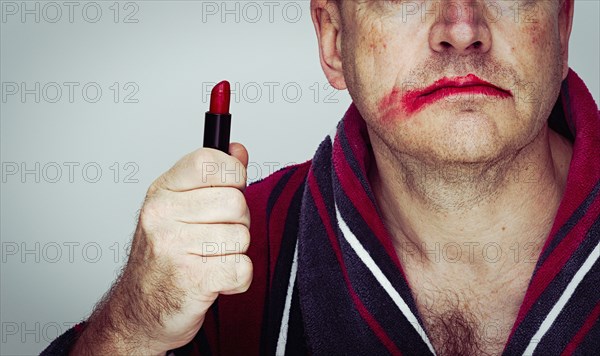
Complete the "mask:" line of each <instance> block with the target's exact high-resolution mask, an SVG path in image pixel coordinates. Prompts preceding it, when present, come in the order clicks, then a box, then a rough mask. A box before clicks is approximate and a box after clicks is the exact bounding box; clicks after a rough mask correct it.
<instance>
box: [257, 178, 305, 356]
mask: <svg viewBox="0 0 600 356" xmlns="http://www.w3.org/2000/svg"><path fill="white" fill-rule="evenodd" d="M303 193H304V185H303V184H301V185H300V187H299V188H298V189H296V192H295V193H294V196H293V198H292V201H291V203H290V207H289V209H288V213H287V217H286V220H285V226H284V231H283V237H282V240H281V248H280V250H279V256H278V257H277V262H276V264H275V271H274V273H273V283H272V286H271V291H270V294H271V296H270V301H271V303H270V304H269V306H268V318H267V320H266V322H267V323H268V327H267V330H268V335H269V336H268V341H267V344H268V354H269V355H274V354H275V351H276V349H277V338H278V337H279V329H280V328H281V318H282V317H283V310H284V308H285V299H286V295H287V289H288V284H289V279H290V275H291V270H292V262H293V259H294V251H295V249H296V240H297V235H298V224H299V220H300V204H301V202H302V196H303Z"/></svg>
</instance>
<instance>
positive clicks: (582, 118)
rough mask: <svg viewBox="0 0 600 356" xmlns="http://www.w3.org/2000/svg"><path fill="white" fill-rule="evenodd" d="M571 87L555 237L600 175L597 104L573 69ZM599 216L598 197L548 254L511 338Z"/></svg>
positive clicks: (564, 93) (567, 98)
mask: <svg viewBox="0 0 600 356" xmlns="http://www.w3.org/2000/svg"><path fill="white" fill-rule="evenodd" d="M569 5H570V4H569ZM567 87H568V88H567V90H566V91H565V90H563V91H561V100H562V101H563V110H564V114H565V118H566V119H567V120H569V121H572V123H573V124H574V126H575V127H576V130H577V132H576V136H575V144H574V145H573V157H572V159H571V165H570V167H569V175H568V177H567V184H566V189H565V192H564V193H563V200H562V201H561V203H560V206H559V208H558V212H557V213H556V217H555V219H554V224H553V227H552V230H551V231H550V234H549V236H551V237H553V236H556V233H557V232H558V231H559V230H560V229H561V228H562V226H564V225H565V223H566V222H567V221H568V220H569V218H570V217H571V216H572V215H573V213H574V212H575V211H576V210H577V208H578V207H579V206H580V205H581V204H582V202H583V201H584V200H585V199H586V197H587V196H588V195H589V193H590V191H591V190H592V189H593V188H594V185H595V184H596V182H597V181H598V177H600V164H598V159H597V157H598V153H599V149H598V147H600V146H598V134H597V132H599V130H600V120H598V113H597V106H596V103H595V102H594V100H593V98H592V97H591V95H590V94H589V92H588V91H587V89H586V87H585V84H584V83H583V81H582V80H581V78H579V77H578V76H577V74H576V73H575V72H573V71H572V70H570V69H569V75H568V76H567ZM567 94H568V95H567ZM573 101H577V105H574V102H573ZM567 103H570V104H571V106H570V107H568V106H567ZM569 112H570V113H571V114H572V117H568V114H569ZM598 215H600V202H599V201H598V199H596V201H594V202H593V203H592V204H591V206H590V207H589V209H588V211H587V212H586V214H585V216H584V217H583V218H582V219H581V220H580V221H579V222H578V223H577V225H576V226H575V227H574V228H573V229H572V230H571V231H570V232H569V234H568V235H567V236H565V237H564V238H563V240H562V241H561V242H560V243H559V244H558V245H557V246H556V247H555V249H554V250H553V252H552V253H551V254H550V256H548V258H547V259H546V260H545V261H544V263H543V264H542V265H541V266H540V268H539V269H538V270H537V272H536V273H535V274H534V275H533V277H532V280H531V283H530V285H529V288H528V289H527V292H526V294H525V298H524V300H523V303H522V305H521V308H520V310H519V315H518V316H517V319H516V321H515V324H514V325H513V329H512V331H511V334H510V337H509V340H510V338H512V336H513V333H514V332H515V330H516V329H517V327H518V326H519V325H520V323H521V322H522V321H523V319H525V316H526V315H527V313H528V312H529V311H530V309H531V307H532V306H533V305H534V303H535V302H536V301H537V299H538V298H539V296H540V295H541V294H542V293H543V292H544V290H545V289H546V287H548V284H550V282H551V281H552V280H553V279H554V278H555V277H556V275H557V274H558V272H559V271H560V270H561V269H562V268H563V266H564V264H565V263H566V262H567V260H568V259H569V258H570V257H571V256H572V254H573V252H574V251H575V250H576V249H577V247H578V246H579V245H580V244H581V241H582V240H583V239H584V238H585V235H586V233H587V231H588V229H589V227H590V226H591V225H592V224H593V222H594V220H595V219H596V218H597V216H598ZM550 243H551V239H550V238H548V239H547V240H546V243H545V244H544V247H543V248H542V253H543V252H544V251H545V250H546V249H547V248H548V246H549V245H550Z"/></svg>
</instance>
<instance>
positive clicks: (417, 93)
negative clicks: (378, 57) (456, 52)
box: [402, 74, 512, 113]
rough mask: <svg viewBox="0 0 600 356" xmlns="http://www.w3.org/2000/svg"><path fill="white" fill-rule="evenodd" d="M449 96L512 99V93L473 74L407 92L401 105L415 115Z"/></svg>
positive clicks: (443, 80)
mask: <svg viewBox="0 0 600 356" xmlns="http://www.w3.org/2000/svg"><path fill="white" fill-rule="evenodd" d="M451 96H452V97H457V98H458V99H461V97H465V96H466V97H467V98H474V97H475V96H483V97H486V96H487V97H496V98H509V97H512V92H511V91H510V90H505V89H502V88H500V87H497V86H495V85H493V84H491V83H489V82H486V81H485V80H483V79H480V78H479V77H477V76H476V75H474V74H468V75H466V76H463V77H453V78H442V79H439V80H437V81H436V82H435V83H433V84H432V85H430V86H428V87H426V88H423V89H416V90H410V91H407V92H406V93H405V94H404V95H403V97H402V103H403V104H404V108H405V109H406V111H407V112H408V113H415V112H417V111H419V110H421V109H423V108H424V107H425V106H427V105H430V104H433V103H435V102H438V101H440V100H443V99H446V98H448V97H451Z"/></svg>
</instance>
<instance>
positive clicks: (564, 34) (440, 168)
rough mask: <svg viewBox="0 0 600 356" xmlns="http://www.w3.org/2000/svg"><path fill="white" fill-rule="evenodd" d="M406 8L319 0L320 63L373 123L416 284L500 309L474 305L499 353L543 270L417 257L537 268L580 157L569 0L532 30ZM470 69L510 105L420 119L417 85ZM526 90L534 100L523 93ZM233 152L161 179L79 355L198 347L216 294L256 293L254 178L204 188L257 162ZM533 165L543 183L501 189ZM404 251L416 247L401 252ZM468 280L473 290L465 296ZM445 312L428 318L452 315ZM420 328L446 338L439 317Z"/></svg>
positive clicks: (430, 109)
mask: <svg viewBox="0 0 600 356" xmlns="http://www.w3.org/2000/svg"><path fill="white" fill-rule="evenodd" d="M467 2H469V3H472V2H473V1H472V0H464V1H462V0H461V1H454V3H458V4H461V5H462V6H464V7H465V8H468V7H470V6H469V5H467ZM406 3H407V1H391V0H389V1H385V0H377V1H375V0H373V1H352V0H343V2H342V4H343V5H342V6H341V7H338V6H337V4H336V3H334V2H331V1H327V0H313V1H312V2H311V11H312V16H313V20H314V22H315V28H316V30H317V35H318V38H319V48H320V58H321V64H322V66H323V69H324V72H325V74H326V76H327V77H328V79H329V81H330V83H331V84H332V85H333V86H334V87H336V88H338V89H345V88H348V89H349V92H350V94H351V96H352V98H353V99H354V102H355V104H356V106H357V107H358V109H359V110H360V112H361V114H362V115H363V117H364V118H365V121H366V123H367V126H368V130H369V135H370V138H371V142H372V144H373V150H374V155H375V161H376V165H375V167H374V168H373V170H372V171H371V172H369V174H370V175H369V180H370V182H371V184H372V187H373V190H374V192H375V195H376V198H377V202H378V204H379V206H380V207H381V211H382V214H383V218H384V220H385V222H386V224H387V226H388V228H389V230H390V233H391V235H392V237H393V238H394V243H395V244H396V246H397V247H398V251H399V257H400V259H401V261H402V265H403V268H404V270H405V272H406V275H407V278H408V279H409V283H410V284H411V285H418V286H422V287H423V286H427V285H435V286H438V287H439V288H440V289H443V290H446V291H450V292H452V293H455V294H456V295H458V296H460V298H462V299H465V301H462V300H461V301H459V303H457V305H456V306H455V305H452V307H455V308H458V309H459V311H460V312H461V313H462V314H465V313H466V312H467V310H468V309H469V308H471V309H475V308H474V307H473V305H472V301H473V300H475V299H476V300H480V301H483V302H484V303H483V304H486V305H493V306H494V309H495V310H489V309H484V310H478V313H477V319H478V321H479V322H486V321H488V320H492V319H493V320H495V319H500V320H501V324H502V325H501V326H502V330H503V331H502V332H501V333H500V334H499V336H498V340H496V341H495V342H493V343H490V344H491V345H492V346H491V347H490V348H488V349H487V350H486V351H489V352H492V353H494V352H498V350H501V347H502V345H503V343H504V342H505V337H506V329H509V328H510V325H511V322H512V320H514V316H515V313H516V309H517V308H518V304H519V301H520V300H521V299H522V294H523V292H524V291H525V288H526V285H527V281H528V279H529V277H530V275H531V271H532V268H533V264H531V263H512V261H508V262H506V263H499V264H494V265H490V264H486V261H484V260H481V258H479V259H473V260H471V259H468V257H469V256H465V258H467V260H465V261H462V260H461V262H464V263H459V264H447V263H444V262H441V263H437V262H435V261H431V260H430V259H428V256H427V253H426V251H423V250H422V249H421V246H422V243H435V242H441V243H448V242H464V241H477V242H481V243H485V242H496V243H498V244H499V245H500V246H502V247H503V248H505V249H507V248H508V246H510V244H511V243H515V242H520V243H523V242H525V243H532V246H534V247H535V248H532V249H531V251H530V254H531V255H532V256H534V257H537V249H539V247H540V245H541V243H542V242H543V239H544V238H545V236H546V235H547V232H548V230H549V229H550V224H551V221H552V219H553V216H554V214H555V212H556V209H557V206H558V203H559V201H560V197H561V196H562V191H563V187H564V183H565V179H566V174H567V167H568V163H569V159H570V155H571V147H570V146H569V145H568V143H566V142H565V141H564V140H562V139H561V138H560V137H558V136H557V135H556V134H554V133H553V132H552V131H550V130H549V129H548V127H547V125H546V119H547V116H548V114H549V113H550V110H551V108H552V105H553V104H554V101H555V100H556V97H557V95H558V90H559V85H560V81H561V79H562V78H564V77H565V75H566V73H567V48H568V46H567V44H568V37H569V33H570V26H571V18H572V12H571V11H570V10H569V9H572V4H571V6H567V7H563V6H561V4H559V2H558V0H557V1H555V2H552V1H551V2H539V4H538V5H540V6H539V7H535V10H534V11H533V12H532V13H530V14H529V16H530V17H531V18H533V19H535V20H537V21H536V22H533V23H532V22H519V21H516V22H515V21H512V19H514V17H511V18H510V19H509V18H508V17H507V18H504V17H502V18H500V19H499V20H498V21H495V22H490V21H488V19H486V18H483V17H478V16H473V17H468V18H469V20H467V17H465V18H459V19H458V20H457V21H447V19H443V20H440V19H439V18H438V19H437V20H436V18H435V17H429V18H426V20H425V21H424V22H422V20H421V17H420V16H414V17H410V16H409V17H407V18H406V21H404V20H403V16H402V13H401V10H402V6H403V5H405V4H406ZM415 3H416V4H417V5H419V4H421V5H422V4H423V1H416V2H415ZM477 3H479V4H480V5H484V3H485V2H484V1H479V2H477ZM512 3H514V2H512ZM517 3H523V4H525V3H536V2H535V1H517ZM505 5H506V4H505ZM507 6H508V5H506V9H505V11H509V8H508V7H507ZM567 10H569V11H567ZM511 21H512V22H511ZM539 68H549V69H548V70H547V71H539ZM468 74H475V75H477V76H478V77H480V78H482V79H484V80H486V81H487V82H490V83H492V84H494V85H496V86H498V87H501V88H506V89H507V90H510V92H511V93H513V95H512V96H510V97H495V98H493V99H494V100H490V98H489V97H481V96H478V95H472V93H471V94H469V95H463V94H461V95H459V96H456V95H455V96H454V97H452V100H442V101H437V102H434V103H431V104H429V105H426V106H423V107H422V108H420V109H419V110H416V111H412V112H408V111H410V110H406V107H404V106H403V105H402V102H403V95H404V94H405V92H406V90H405V89H406V85H405V84H406V83H410V86H409V88H410V89H415V88H419V87H426V86H428V85H430V84H432V83H433V82H435V81H437V80H438V79H440V78H442V77H452V76H466V75H468ZM415 84H416V85H415ZM531 87H532V88H534V89H535V90H527V89H523V88H531ZM518 90H525V92H526V94H527V95H525V97H526V98H525V99H523V97H522V96H518V95H515V94H514V93H515V92H516V91H518ZM448 99H450V98H448ZM230 150H231V151H232V156H231V157H230V156H227V155H225V154H217V153H216V152H212V151H210V150H206V149H199V150H196V151H194V152H192V153H190V154H189V155H187V156H185V157H183V158H182V159H181V160H180V161H179V162H178V163H176V164H175V165H174V166H173V168H171V169H170V170H169V171H168V172H166V173H165V174H164V175H162V176H161V177H159V178H158V179H157V180H156V181H155V182H154V183H153V184H152V186H151V187H150V188H149V190H148V194H147V197H146V200H145V203H144V206H143V207H142V209H141V213H140V221H139V223H138V228H137V230H136V233H135V236H134V241H133V245H132V250H131V254H130V258H129V261H128V264H127V266H126V268H125V270H124V273H123V275H122V276H121V277H120V279H119V280H118V281H117V283H116V284H115V286H114V287H113V289H112V290H111V292H110V293H109V294H108V295H107V297H106V298H105V299H104V301H103V302H102V303H101V304H99V306H98V307H97V308H96V310H95V311H94V313H93V314H92V316H91V317H90V319H89V320H88V325H87V327H86V329H85V330H84V332H83V333H82V335H81V337H80V339H79V340H78V342H77V344H76V345H75V348H74V349H73V350H72V354H88V353H93V354H106V353H112V354H164V352H165V351H166V350H169V349H174V348H177V347H179V346H182V345H184V344H186V343H187V342H189V341H190V340H191V339H192V338H193V336H194V335H195V334H196V332H197V331H198V330H199V328H200V327H201V325H202V323H203V320H204V316H205V313H206V311H207V310H208V308H209V307H210V305H211V304H212V303H213V302H214V300H215V299H216V297H217V296H218V294H219V293H225V294H232V293H240V292H243V291H245V290H246V289H247V288H248V286H249V284H250V281H251V278H252V264H251V262H250V261H249V260H248V259H247V256H245V255H244V253H245V251H246V248H247V247H248V242H249V239H250V237H249V235H248V226H249V221H250V217H249V214H248V211H247V210H248V209H247V205H246V203H245V201H244V199H242V197H243V195H241V191H242V190H243V189H244V187H245V168H244V169H243V170H242V171H241V172H240V176H242V177H241V179H237V180H236V181H204V180H201V179H199V177H202V170H201V167H202V164H203V163H207V162H208V163H215V162H216V163H218V166H221V163H224V164H228V165H238V166H239V165H242V166H244V167H245V166H246V165H247V162H248V156H247V152H246V151H245V149H244V148H243V146H240V145H233V146H232V147H231V148H230ZM525 163H526V164H525ZM530 163H533V164H530ZM411 167H412V168H411ZM522 167H527V168H528V175H529V176H531V177H535V178H536V184H534V185H524V184H522V182H520V181H517V182H516V183H517V184H515V182H514V180H508V181H507V180H506V179H505V178H506V177H507V176H511V177H512V176H514V173H515V172H516V173H518V172H519V171H520V170H522V169H523V168H522ZM229 168H230V169H231V167H229ZM414 172H417V173H416V174H415V173H414ZM420 172H434V173H442V174H437V175H435V174H433V175H432V174H419V173H420ZM448 172H451V174H449V175H448V174H444V173H448ZM217 177H218V175H217ZM432 177H434V178H435V179H432ZM456 177H461V179H456ZM531 221H536V222H539V223H537V224H533V225H532V224H531ZM203 241H219V242H223V243H227V242H232V241H234V242H237V243H239V246H242V247H243V248H242V249H240V250H239V251H237V253H229V254H228V255H227V258H226V263H224V262H222V261H223V260H222V259H221V256H220V254H219V253H218V251H217V253H214V252H213V253H211V254H206V253H205V252H206V251H202V249H201V247H200V246H201V244H202V242H203ZM406 244H413V245H414V246H417V249H416V250H415V251H414V253H411V254H408V255H406V254H402V252H403V251H404V250H403V249H402V247H403V246H406ZM411 246H412V245H411ZM227 250H230V249H229V248H227ZM473 281H476V282H477V283H475V284H476V286H477V289H476V290H474V291H473V290H471V289H470V288H469V285H470V284H472V282H473ZM423 290H425V291H428V290H429V289H427V288H413V293H414V294H415V297H416V299H417V301H419V302H420V303H419V306H420V308H422V309H421V310H422V312H423V314H424V315H425V312H426V311H427V310H426V309H427V308H426V307H427V306H428V304H427V303H426V302H424V301H423V300H426V299H427V298H429V295H423V294H420V293H421V292H422V291H423ZM499 291H502V292H503V294H502V296H501V297H502V298H499V297H497V294H498V292H499ZM434 298H437V295H435V296H434ZM460 298H459V299H460ZM437 300H439V299H436V301H437ZM515 301H516V302H515ZM434 304H435V303H434ZM446 304H447V303H446ZM442 305H445V304H444V303H442ZM443 309H444V308H442V310H433V312H434V313H438V314H443V313H444V310H443ZM424 319H425V320H427V323H428V324H427V325H426V326H427V327H428V330H429V331H432V330H434V331H435V328H436V324H435V323H434V322H429V320H430V319H431V318H424ZM477 327H478V325H475V328H477ZM432 334H435V333H432ZM442 344H444V336H443V335H442V336H439V337H438V338H436V339H435V340H434V346H435V347H436V349H438V350H439V349H441V347H442V346H441V345H442Z"/></svg>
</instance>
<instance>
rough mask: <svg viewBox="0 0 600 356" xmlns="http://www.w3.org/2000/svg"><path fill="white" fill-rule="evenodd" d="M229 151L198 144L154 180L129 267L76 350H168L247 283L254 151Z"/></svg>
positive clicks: (189, 335) (234, 147) (187, 338)
mask: <svg viewBox="0 0 600 356" xmlns="http://www.w3.org/2000/svg"><path fill="white" fill-rule="evenodd" d="M230 153H231V156H230V155H227V154H225V153H223V152H221V151H218V150H214V149H208V148H201V149H198V150H196V151H194V152H192V153H190V154H188V155H186V156H184V157H183V158H182V159H181V160H179V161H178V162H177V163H176V164H175V165H174V166H173V167H172V168H171V169H169V170H168V171H167V172H166V173H164V174H163V175H162V176H160V177H159V178H158V179H156V181H154V183H153V184H152V185H151V186H150V188H149V189H148V193H147V195H146V199H145V202H144V205H143V207H142V209H141V212H140V216H139V222H138V226H137V229H136V232H135V235H134V239H133V243H132V247H131V253H130V256H129V260H128V262H127V265H126V267H125V269H124V272H123V274H122V276H121V277H120V278H119V280H118V281H117V282H116V283H115V285H114V286H113V288H112V290H111V291H110V293H109V294H108V295H107V296H106V297H105V300H104V301H103V302H102V303H101V304H100V305H99V306H98V307H97V309H96V311H95V312H94V313H93V314H92V316H91V317H90V319H89V321H88V326H87V327H86V329H85V331H84V332H83V333H82V336H81V337H80V339H79V340H78V342H77V344H76V347H75V348H74V350H73V353H77V354H79V353H87V352H92V353H104V351H111V352H117V353H126V354H131V353H142V354H150V353H152V354H164V352H166V351H168V350H170V349H174V348H177V347H180V346H183V345H185V344H187V343H188V342H190V341H191V340H192V338H193V337H194V336H195V335H196V333H197V332H198V330H199V329H200V327H201V326H202V323H203V322H204V318H205V315H206V312H207V311H208V309H209V307H210V306H211V305H212V303H213V302H214V301H215V299H216V298H217V296H218V295H219V293H222V294H236V293H242V292H245V291H246V290H247V289H248V287H249V286H250V282H251V280H252V262H251V261H250V259H249V258H248V256H246V255H245V254H244V253H245V252H246V250H247V249H248V245H249V243H250V232H249V227H250V213H249V210H248V206H247V204H246V200H245V198H244V195H243V191H244V189H245V188H246V168H247V165H248V153H247V151H246V149H245V148H244V146H243V145H241V144H235V143H234V144H231V145H230ZM86 351H87V352H86Z"/></svg>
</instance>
